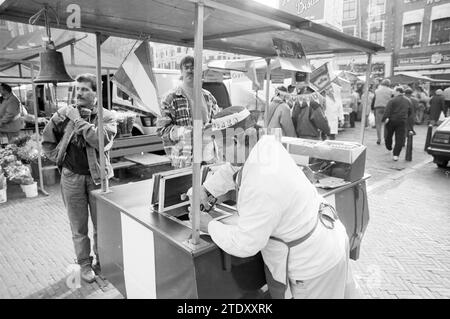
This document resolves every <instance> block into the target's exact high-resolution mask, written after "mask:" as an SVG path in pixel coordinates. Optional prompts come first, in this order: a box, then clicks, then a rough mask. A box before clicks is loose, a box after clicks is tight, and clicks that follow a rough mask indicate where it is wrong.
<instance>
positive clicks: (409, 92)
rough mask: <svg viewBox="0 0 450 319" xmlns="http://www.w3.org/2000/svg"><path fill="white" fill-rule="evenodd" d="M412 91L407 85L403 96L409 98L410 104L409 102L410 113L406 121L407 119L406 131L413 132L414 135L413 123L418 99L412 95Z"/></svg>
mask: <svg viewBox="0 0 450 319" xmlns="http://www.w3.org/2000/svg"><path fill="white" fill-rule="evenodd" d="M413 93H414V91H413V90H412V89H411V88H410V87H408V88H406V90H405V96H406V97H407V98H408V99H409V100H410V102H411V104H410V115H409V117H408V121H407V125H406V126H407V129H406V131H407V133H408V134H409V133H413V134H414V135H416V132H415V131H414V123H415V121H416V110H417V109H418V108H419V100H417V99H416V98H415V97H414V96H413Z"/></svg>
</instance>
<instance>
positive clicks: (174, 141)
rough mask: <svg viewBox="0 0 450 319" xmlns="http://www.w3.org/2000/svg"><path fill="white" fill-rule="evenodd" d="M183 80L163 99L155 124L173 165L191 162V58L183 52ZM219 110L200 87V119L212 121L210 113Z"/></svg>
mask: <svg viewBox="0 0 450 319" xmlns="http://www.w3.org/2000/svg"><path fill="white" fill-rule="evenodd" d="M180 70H181V76H182V81H183V82H182V84H181V85H178V86H177V87H175V88H174V89H173V90H171V91H170V92H169V93H168V94H167V95H166V96H165V97H164V98H163V100H162V106H161V114H162V115H161V117H160V118H158V120H157V123H156V126H157V128H158V129H157V132H158V135H159V136H161V138H162V141H163V144H164V150H165V152H166V155H167V156H168V157H169V158H170V160H171V162H172V166H173V167H175V168H182V167H187V166H190V165H191V164H192V138H191V136H192V130H193V117H192V110H193V105H194V58H193V57H192V56H189V55H188V56H185V57H184V58H183V59H181V61H180ZM219 110H220V108H219V106H218V105H217V102H216V99H215V98H214V96H213V95H212V94H211V93H210V92H209V91H207V90H205V89H202V99H201V113H202V123H203V125H206V124H208V123H210V122H211V118H212V115H214V114H216V113H217V112H218V111H219Z"/></svg>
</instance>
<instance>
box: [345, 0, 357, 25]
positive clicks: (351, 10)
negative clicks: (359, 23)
mask: <svg viewBox="0 0 450 319" xmlns="http://www.w3.org/2000/svg"><path fill="white" fill-rule="evenodd" d="M355 19H356V0H344V10H343V13H342V20H344V21H347V20H355Z"/></svg>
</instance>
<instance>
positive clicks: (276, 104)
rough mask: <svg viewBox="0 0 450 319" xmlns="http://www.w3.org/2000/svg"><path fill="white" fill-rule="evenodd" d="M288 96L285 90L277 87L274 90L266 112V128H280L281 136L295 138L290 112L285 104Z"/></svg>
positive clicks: (282, 87)
mask: <svg viewBox="0 0 450 319" xmlns="http://www.w3.org/2000/svg"><path fill="white" fill-rule="evenodd" d="M289 97H290V94H288V92H287V88H285V87H284V86H282V85H281V86H279V87H278V88H277V89H276V90H275V96H274V97H273V98H272V100H271V101H270V104H269V109H268V111H267V128H269V129H273V128H281V132H282V134H283V136H289V137H297V133H296V132H295V128H294V124H293V123H292V118H291V110H290V109H289V106H288V104H287V100H288V99H289Z"/></svg>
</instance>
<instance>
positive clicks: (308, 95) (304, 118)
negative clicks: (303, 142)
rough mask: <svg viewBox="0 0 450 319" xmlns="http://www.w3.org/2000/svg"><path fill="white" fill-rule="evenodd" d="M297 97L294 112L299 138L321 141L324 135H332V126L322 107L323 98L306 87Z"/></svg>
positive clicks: (293, 120) (293, 118) (293, 116)
mask: <svg viewBox="0 0 450 319" xmlns="http://www.w3.org/2000/svg"><path fill="white" fill-rule="evenodd" d="M302 90H303V91H302V92H301V93H302V94H300V95H298V96H297V101H296V102H295V105H294V109H293V110H292V122H293V123H294V128H295V132H296V133H297V137H299V138H306V139H313V140H320V139H321V136H322V134H325V135H330V126H329V125H328V121H327V118H326V116H325V113H324V110H323V108H322V105H321V100H320V99H321V98H322V97H321V96H320V95H319V94H318V93H316V92H314V91H313V90H312V89H310V88H308V87H305V88H303V89H302Z"/></svg>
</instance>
